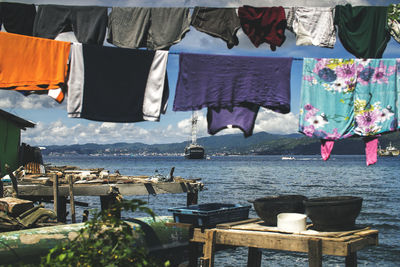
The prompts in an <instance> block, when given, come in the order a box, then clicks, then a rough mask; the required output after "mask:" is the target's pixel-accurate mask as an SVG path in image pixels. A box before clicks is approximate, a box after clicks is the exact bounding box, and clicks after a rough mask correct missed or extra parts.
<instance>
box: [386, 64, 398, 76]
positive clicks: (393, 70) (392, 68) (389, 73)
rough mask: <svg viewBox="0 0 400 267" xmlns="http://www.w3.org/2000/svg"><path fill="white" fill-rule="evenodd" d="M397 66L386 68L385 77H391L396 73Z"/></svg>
mask: <svg viewBox="0 0 400 267" xmlns="http://www.w3.org/2000/svg"><path fill="white" fill-rule="evenodd" d="M396 69H397V66H388V67H387V73H386V74H387V76H391V75H393V74H394V73H395V72H396Z"/></svg>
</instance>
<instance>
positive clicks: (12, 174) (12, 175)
mask: <svg viewBox="0 0 400 267" xmlns="http://www.w3.org/2000/svg"><path fill="white" fill-rule="evenodd" d="M4 167H5V169H6V171H7V173H8V175H9V176H10V179H11V182H12V186H13V189H14V194H15V196H14V197H18V181H17V177H15V176H14V173H13V172H12V170H11V169H10V166H9V165H8V164H7V163H6V164H5V165H4ZM14 194H13V195H14Z"/></svg>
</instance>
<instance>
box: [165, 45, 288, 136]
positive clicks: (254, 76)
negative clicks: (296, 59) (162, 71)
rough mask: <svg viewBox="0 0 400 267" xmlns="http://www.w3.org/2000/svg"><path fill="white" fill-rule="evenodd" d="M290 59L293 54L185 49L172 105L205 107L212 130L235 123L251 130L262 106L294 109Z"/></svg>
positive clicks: (178, 108)
mask: <svg viewBox="0 0 400 267" xmlns="http://www.w3.org/2000/svg"><path fill="white" fill-rule="evenodd" d="M291 64H292V58H266V57H248V56H222V55H202V54H189V53H181V54H180V56H179V74H178V82H177V86H176V90H175V99H174V106H173V110H174V111H189V110H199V109H201V108H203V107H207V108H208V115H207V117H208V122H209V123H208V128H209V133H211V134H214V133H216V132H218V131H219V130H220V129H223V128H226V127H227V126H228V125H232V127H237V128H240V129H242V130H243V132H244V133H245V135H250V134H251V132H252V130H253V127H254V121H255V116H256V114H257V111H258V108H259V107H260V106H262V107H265V108H269V109H271V110H273V111H276V112H280V113H288V112H290V70H291ZM243 118H244V119H243ZM249 121H250V122H251V123H250V125H249V124H247V123H248V122H249Z"/></svg>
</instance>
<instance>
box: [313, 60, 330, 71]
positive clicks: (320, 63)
mask: <svg viewBox="0 0 400 267" xmlns="http://www.w3.org/2000/svg"><path fill="white" fill-rule="evenodd" d="M317 61H318V62H317V64H315V67H314V69H313V72H314V73H316V74H318V73H319V72H320V70H322V69H325V68H326V65H327V64H329V58H319V59H317Z"/></svg>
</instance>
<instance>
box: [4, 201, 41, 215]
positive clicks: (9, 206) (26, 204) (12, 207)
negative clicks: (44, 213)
mask: <svg viewBox="0 0 400 267" xmlns="http://www.w3.org/2000/svg"><path fill="white" fill-rule="evenodd" d="M32 208H33V202H32V201H30V200H24V199H19V198H14V197H4V198H0V211H4V212H6V213H9V214H11V215H12V216H14V217H17V216H19V215H20V214H21V213H23V212H25V211H27V210H29V209H32Z"/></svg>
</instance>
